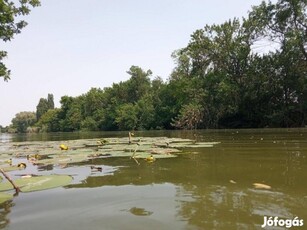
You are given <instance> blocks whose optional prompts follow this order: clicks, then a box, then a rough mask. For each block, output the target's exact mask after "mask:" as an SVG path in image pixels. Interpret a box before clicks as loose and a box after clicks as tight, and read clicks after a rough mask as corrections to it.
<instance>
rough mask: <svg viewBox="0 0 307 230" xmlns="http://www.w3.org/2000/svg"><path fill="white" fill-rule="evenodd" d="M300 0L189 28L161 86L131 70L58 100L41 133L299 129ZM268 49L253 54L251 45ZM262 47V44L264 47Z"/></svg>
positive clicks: (302, 71) (304, 57)
mask: <svg viewBox="0 0 307 230" xmlns="http://www.w3.org/2000/svg"><path fill="white" fill-rule="evenodd" d="M306 6H307V0H300V1H299V0H278V1H277V3H275V4H273V3H271V2H268V3H266V2H262V3H261V4H260V5H259V6H255V7H253V8H252V10H251V11H250V12H249V15H248V17H247V18H243V19H242V20H239V19H237V18H234V19H232V20H229V21H226V22H225V23H222V24H220V25H215V24H214V25H206V26H205V27H204V28H203V29H199V30H197V31H195V32H194V33H193V34H192V35H191V40H190V41H189V43H188V44H187V46H186V47H184V48H182V49H180V50H177V51H175V52H174V53H173V55H172V57H173V58H174V60H175V68H174V70H173V71H172V73H171V75H170V78H169V79H168V81H167V82H164V81H162V79H161V78H159V77H156V78H152V72H151V71H150V70H148V71H144V70H142V69H141V68H140V67H137V66H132V67H131V68H130V70H129V71H128V72H127V73H128V74H129V75H130V79H129V80H127V81H125V82H119V83H114V84H113V85H112V87H108V88H104V89H100V88H92V89H91V90H90V91H89V92H87V93H86V94H84V95H81V96H78V97H69V96H63V97H62V99H61V108H59V109H54V108H49V110H47V109H45V107H43V106H42V104H44V103H43V102H40V104H39V105H38V107H41V108H42V110H43V114H40V115H39V116H38V118H39V121H38V123H37V126H39V127H40V128H41V129H42V130H45V131H76V130H135V129H137V130H141V129H172V128H183V129H196V128H244V127H255V128H256V127H301V126H305V125H306V115H307V54H306V52H307V51H306V48H307V43H306V42H307V32H306V31H307V17H306V12H307V11H306V10H307V8H306ZM270 42H273V43H274V44H276V45H275V46H274V47H275V48H274V49H270V50H264V51H265V52H257V50H256V49H255V48H257V47H259V44H260V45H261V44H263V43H270ZM264 48H265V47H264Z"/></svg>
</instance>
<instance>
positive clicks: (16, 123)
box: [12, 112, 36, 133]
mask: <svg viewBox="0 0 307 230" xmlns="http://www.w3.org/2000/svg"><path fill="white" fill-rule="evenodd" d="M35 122H36V116H35V113H34V112H20V113H17V114H16V115H15V117H14V118H13V119H12V126H13V128H16V129H17V132H19V133H25V132H26V131H27V128H28V127H30V126H32V125H34V124H35Z"/></svg>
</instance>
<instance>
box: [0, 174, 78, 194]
mask: <svg viewBox="0 0 307 230" xmlns="http://www.w3.org/2000/svg"><path fill="white" fill-rule="evenodd" d="M71 181H72V177H71V176H69V175H48V176H34V177H30V178H20V179H17V180H14V183H15V184H16V185H17V186H18V187H19V188H20V190H21V191H22V192H33V191H40V190H46V189H51V188H56V187H61V186H64V185H68V184H70V183H71ZM11 189H14V188H13V186H12V184H11V183H9V182H5V183H2V184H0V191H6V190H11Z"/></svg>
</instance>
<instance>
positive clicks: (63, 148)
mask: <svg viewBox="0 0 307 230" xmlns="http://www.w3.org/2000/svg"><path fill="white" fill-rule="evenodd" d="M60 149H61V150H68V146H66V145H64V144H61V145H60Z"/></svg>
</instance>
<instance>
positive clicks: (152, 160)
mask: <svg viewBox="0 0 307 230" xmlns="http://www.w3.org/2000/svg"><path fill="white" fill-rule="evenodd" d="M145 160H146V161H147V162H154V161H155V160H156V158H154V157H153V155H150V156H149V157H147V158H146V159H145Z"/></svg>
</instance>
